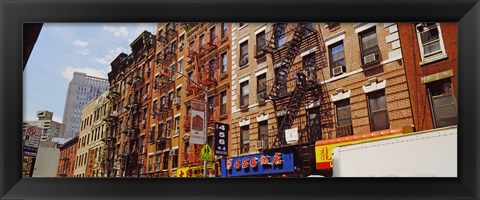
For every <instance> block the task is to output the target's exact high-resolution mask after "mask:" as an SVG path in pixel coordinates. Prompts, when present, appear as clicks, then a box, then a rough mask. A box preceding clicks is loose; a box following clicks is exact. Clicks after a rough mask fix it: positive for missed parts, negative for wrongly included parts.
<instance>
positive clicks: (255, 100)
mask: <svg viewBox="0 0 480 200" xmlns="http://www.w3.org/2000/svg"><path fill="white" fill-rule="evenodd" d="M232 30H233V33H232V38H235V39H233V40H232V53H233V55H232V58H234V59H233V61H232V62H233V64H232V74H233V75H232V77H234V78H232V90H233V92H234V94H233V95H232V101H233V102H234V105H232V127H233V130H232V132H233V133H232V155H233V157H234V158H233V159H230V162H235V161H236V160H238V159H235V156H238V158H242V159H246V158H253V157H255V156H253V157H252V156H249V155H257V154H259V156H265V155H267V154H268V153H269V152H270V153H273V152H277V153H278V152H281V153H282V154H283V155H285V156H290V155H293V156H295V159H294V160H295V161H293V163H292V164H293V165H295V167H296V169H297V170H299V169H301V171H302V173H301V174H300V173H298V172H297V171H293V169H294V168H293V167H292V171H288V172H287V171H282V173H283V174H290V175H291V176H306V175H309V174H312V173H317V172H314V171H313V170H311V168H313V166H312V163H313V160H314V158H312V156H311V155H313V153H312V151H313V146H312V144H313V143H314V142H315V141H316V140H327V139H332V138H337V137H343V136H348V135H354V134H362V133H367V132H373V131H377V130H385V129H393V128H397V127H404V126H412V125H413V118H412V117H413V115H412V111H411V105H410V100H409V93H408V86H407V78H406V72H405V68H404V65H403V62H402V50H401V45H400V41H399V35H398V27H397V24H392V23H385V24H380V23H357V24H353V23H352V24H348V23H305V24H282V23H277V24H249V23H238V24H237V23H235V24H233V28H232ZM286 133H287V134H286ZM312 142H313V143H312ZM294 146H298V147H294ZM303 155H306V156H305V157H303ZM269 156H272V155H269ZM271 158H274V157H271ZM267 160H268V158H267ZM242 161H243V160H242ZM225 162H226V163H225V167H227V166H228V165H229V164H232V165H233V164H235V163H228V160H227V161H225ZM222 167H223V166H222ZM242 167H243V166H242ZM227 168H228V167H227ZM273 173H276V172H273ZM327 174H328V173H327ZM222 175H223V174H222ZM230 175H235V173H233V174H232V173H230ZM267 175H268V176H271V174H268V173H267ZM242 176H248V173H246V174H242Z"/></svg>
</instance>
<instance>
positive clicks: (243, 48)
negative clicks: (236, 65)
mask: <svg viewBox="0 0 480 200" xmlns="http://www.w3.org/2000/svg"><path fill="white" fill-rule="evenodd" d="M246 64H248V40H247V41H245V42H242V43H241V44H240V66H244V65H246Z"/></svg>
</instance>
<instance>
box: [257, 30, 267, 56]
mask: <svg viewBox="0 0 480 200" xmlns="http://www.w3.org/2000/svg"><path fill="white" fill-rule="evenodd" d="M256 42H257V47H256V49H255V50H256V51H255V55H256V56H262V55H265V54H264V52H263V49H264V48H265V31H262V32H260V33H258V34H257V35H256Z"/></svg>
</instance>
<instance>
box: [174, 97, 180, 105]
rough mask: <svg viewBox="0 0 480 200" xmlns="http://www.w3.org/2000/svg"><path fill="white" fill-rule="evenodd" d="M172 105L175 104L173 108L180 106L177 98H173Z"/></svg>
mask: <svg viewBox="0 0 480 200" xmlns="http://www.w3.org/2000/svg"><path fill="white" fill-rule="evenodd" d="M173 104H175V106H180V98H179V97H175V98H173Z"/></svg>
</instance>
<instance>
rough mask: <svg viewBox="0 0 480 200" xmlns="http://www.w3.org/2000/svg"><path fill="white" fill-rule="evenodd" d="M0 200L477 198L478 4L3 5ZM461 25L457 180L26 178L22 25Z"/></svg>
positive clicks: (53, 1) (236, 1)
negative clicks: (414, 22)
mask: <svg viewBox="0 0 480 200" xmlns="http://www.w3.org/2000/svg"><path fill="white" fill-rule="evenodd" d="M0 18H1V21H0V31H1V32H0V52H1V56H0V62H1V67H0V87H1V90H0V92H1V93H0V198H1V199H87V198H88V199H278V198H283V199H333V198H334V199H356V198H359V199H373V198H376V199H385V198H391V199H412V198H414V199H479V197H480V192H479V188H480V186H479V180H480V179H479V173H478V172H479V163H480V162H479V159H480V156H479V146H480V141H479V122H480V120H479V117H478V116H479V112H480V111H479V106H478V104H479V103H478V102H479V101H480V99H479V91H480V89H479V87H478V86H479V80H480V73H479V69H480V64H479V62H480V61H479V60H480V59H479V57H480V28H479V24H480V3H479V1H478V0H457V1H452V0H424V1H416V0H389V1H380V0H336V1H330V0H319V1H313V0H299V1H286V0H258V1H253V0H243V1H241V0H229V1H222V0H196V1H194V0H176V1H173V0H162V1H153V0H141V1H133V0H129V1H111V0H99V1H93V0H85V1H78V0H38V1H22V0H16V1H14V0H0ZM157 21H189V22H193V21H197V22H206V21H216V22H219V21H222V22H254V21H263V22H272V21H283V22H294V21H318V22H329V21H336V22H337V21H338V22H356V21H375V22H377V21H378V22H406V21H409V22H411V21H441V22H458V23H459V26H458V30H459V40H458V41H459V44H458V45H459V51H458V52H459V55H458V59H459V63H458V64H459V65H458V66H459V70H458V72H459V74H460V75H459V76H460V77H459V79H458V80H459V88H458V90H459V92H458V93H459V95H458V96H459V97H458V100H459V125H458V127H459V128H458V131H459V134H458V141H459V143H458V153H459V154H458V170H459V173H458V178H301V179H300V178H288V179H282V178H275V179H254V178H230V179H225V178H220V179H204V178H197V179H177V178H163V179H153V178H115V179H112V178H105V179H91V178H77V179H68V178H28V179H22V177H21V167H22V156H21V151H22V148H21V140H22V139H21V127H22V126H21V124H22V120H23V118H22V113H23V112H22V105H23V102H22V85H23V84H22V75H23V70H22V67H21V66H22V23H25V22H157Z"/></svg>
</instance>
